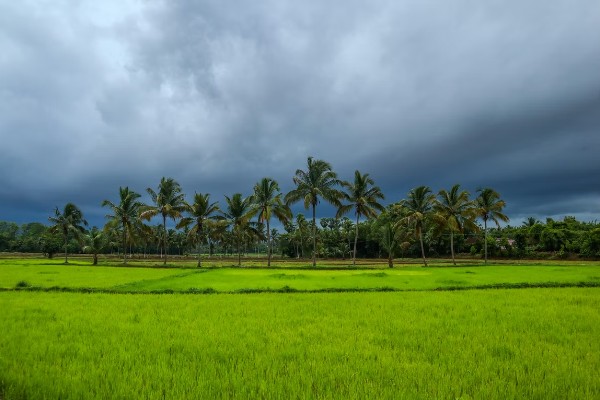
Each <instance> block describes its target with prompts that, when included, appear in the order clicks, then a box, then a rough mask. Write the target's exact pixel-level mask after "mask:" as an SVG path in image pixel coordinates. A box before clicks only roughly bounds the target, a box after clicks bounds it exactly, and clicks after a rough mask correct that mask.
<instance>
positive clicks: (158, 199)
mask: <svg viewBox="0 0 600 400" xmlns="http://www.w3.org/2000/svg"><path fill="white" fill-rule="evenodd" d="M146 191H147V192H148V194H149V195H150V198H151V199H152V202H153V203H154V205H146V206H143V207H141V211H142V212H141V213H140V217H141V218H143V219H145V220H150V219H151V218H152V217H154V216H156V215H159V214H160V215H161V216H162V226H163V239H164V240H163V249H164V253H165V258H164V262H163V264H164V265H166V264H167V249H168V241H169V240H168V235H167V217H169V218H171V219H172V220H173V221H175V220H176V219H178V218H181V213H182V212H183V211H184V210H185V205H184V201H185V199H184V194H183V191H182V190H181V185H179V183H178V182H177V181H175V180H174V179H173V178H165V177H162V178H161V179H160V183H159V185H158V192H155V191H154V190H152V189H151V188H148V189H146Z"/></svg>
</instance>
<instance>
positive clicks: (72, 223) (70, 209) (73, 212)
mask: <svg viewBox="0 0 600 400" xmlns="http://www.w3.org/2000/svg"><path fill="white" fill-rule="evenodd" d="M48 221H50V222H51V223H52V224H53V225H52V226H51V227H50V231H51V232H53V233H61V234H62V236H63V240H64V246H65V264H68V263H69V259H68V256H67V247H68V244H69V236H71V235H73V236H74V237H75V238H77V239H80V238H81V234H82V233H83V232H85V227H84V226H87V225H88V223H87V221H86V220H85V219H84V218H83V213H82V212H81V210H80V209H79V208H78V207H77V206H76V205H75V204H73V203H67V204H66V205H65V208H64V209H63V212H62V213H61V212H60V210H59V209H58V207H56V209H55V210H54V216H53V217H49V218H48Z"/></svg>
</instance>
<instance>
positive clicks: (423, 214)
mask: <svg viewBox="0 0 600 400" xmlns="http://www.w3.org/2000/svg"><path fill="white" fill-rule="evenodd" d="M434 199H435V196H434V195H433V193H431V189H430V188H429V186H419V187H417V188H414V189H412V190H411V191H410V192H408V198H407V199H405V200H402V201H401V202H400V204H401V205H402V206H403V207H405V208H406V211H407V213H408V215H407V216H406V217H405V220H406V221H407V222H408V223H409V224H411V225H413V226H414V228H415V234H416V235H417V236H418V237H419V242H420V243H421V256H422V257H423V264H425V266H427V259H426V258H425V246H424V245H423V229H424V228H425V220H426V219H427V217H428V216H429V214H430V213H431V211H432V207H433V201H434Z"/></svg>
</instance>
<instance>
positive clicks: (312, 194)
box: [285, 157, 343, 267]
mask: <svg viewBox="0 0 600 400" xmlns="http://www.w3.org/2000/svg"><path fill="white" fill-rule="evenodd" d="M294 183H295V184H296V189H293V190H292V191H291V192H289V193H288V194H287V195H286V196H285V202H286V204H287V205H290V204H294V203H297V202H298V201H300V200H303V201H304V208H305V209H307V210H308V208H309V207H312V223H313V224H312V233H313V237H312V239H313V260H312V263H313V267H316V265H317V231H316V228H317V223H316V208H317V204H319V198H323V199H325V200H326V201H327V202H329V203H331V204H332V205H334V206H336V207H339V206H341V203H340V199H341V198H342V196H343V195H342V192H340V191H339V190H337V189H336V186H339V185H340V184H341V183H342V182H341V181H340V180H339V179H338V178H337V174H336V173H335V172H333V170H332V168H331V164H329V163H328V162H326V161H323V160H314V159H313V158H312V157H308V162H307V169H306V171H303V170H301V169H298V170H296V175H295V176H294Z"/></svg>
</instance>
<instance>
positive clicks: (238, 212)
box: [224, 193, 258, 267]
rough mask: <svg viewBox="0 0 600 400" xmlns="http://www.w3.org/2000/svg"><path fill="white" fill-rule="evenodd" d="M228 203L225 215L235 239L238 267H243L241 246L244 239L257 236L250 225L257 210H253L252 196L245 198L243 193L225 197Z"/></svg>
mask: <svg viewBox="0 0 600 400" xmlns="http://www.w3.org/2000/svg"><path fill="white" fill-rule="evenodd" d="M225 200H226V202H227V210H226V211H225V213H224V215H225V218H226V219H227V221H228V222H229V225H230V226H231V232H232V234H233V236H234V237H235V243H236V247H237V253H238V267H241V266H242V250H241V245H242V241H243V239H244V237H245V236H246V235H247V234H248V233H250V234H257V233H258V231H257V230H256V229H255V228H254V227H253V226H252V224H251V223H250V219H252V217H253V216H254V215H255V214H256V210H255V209H253V208H252V196H249V197H246V198H243V197H242V194H241V193H235V194H234V195H233V196H231V197H227V196H225Z"/></svg>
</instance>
